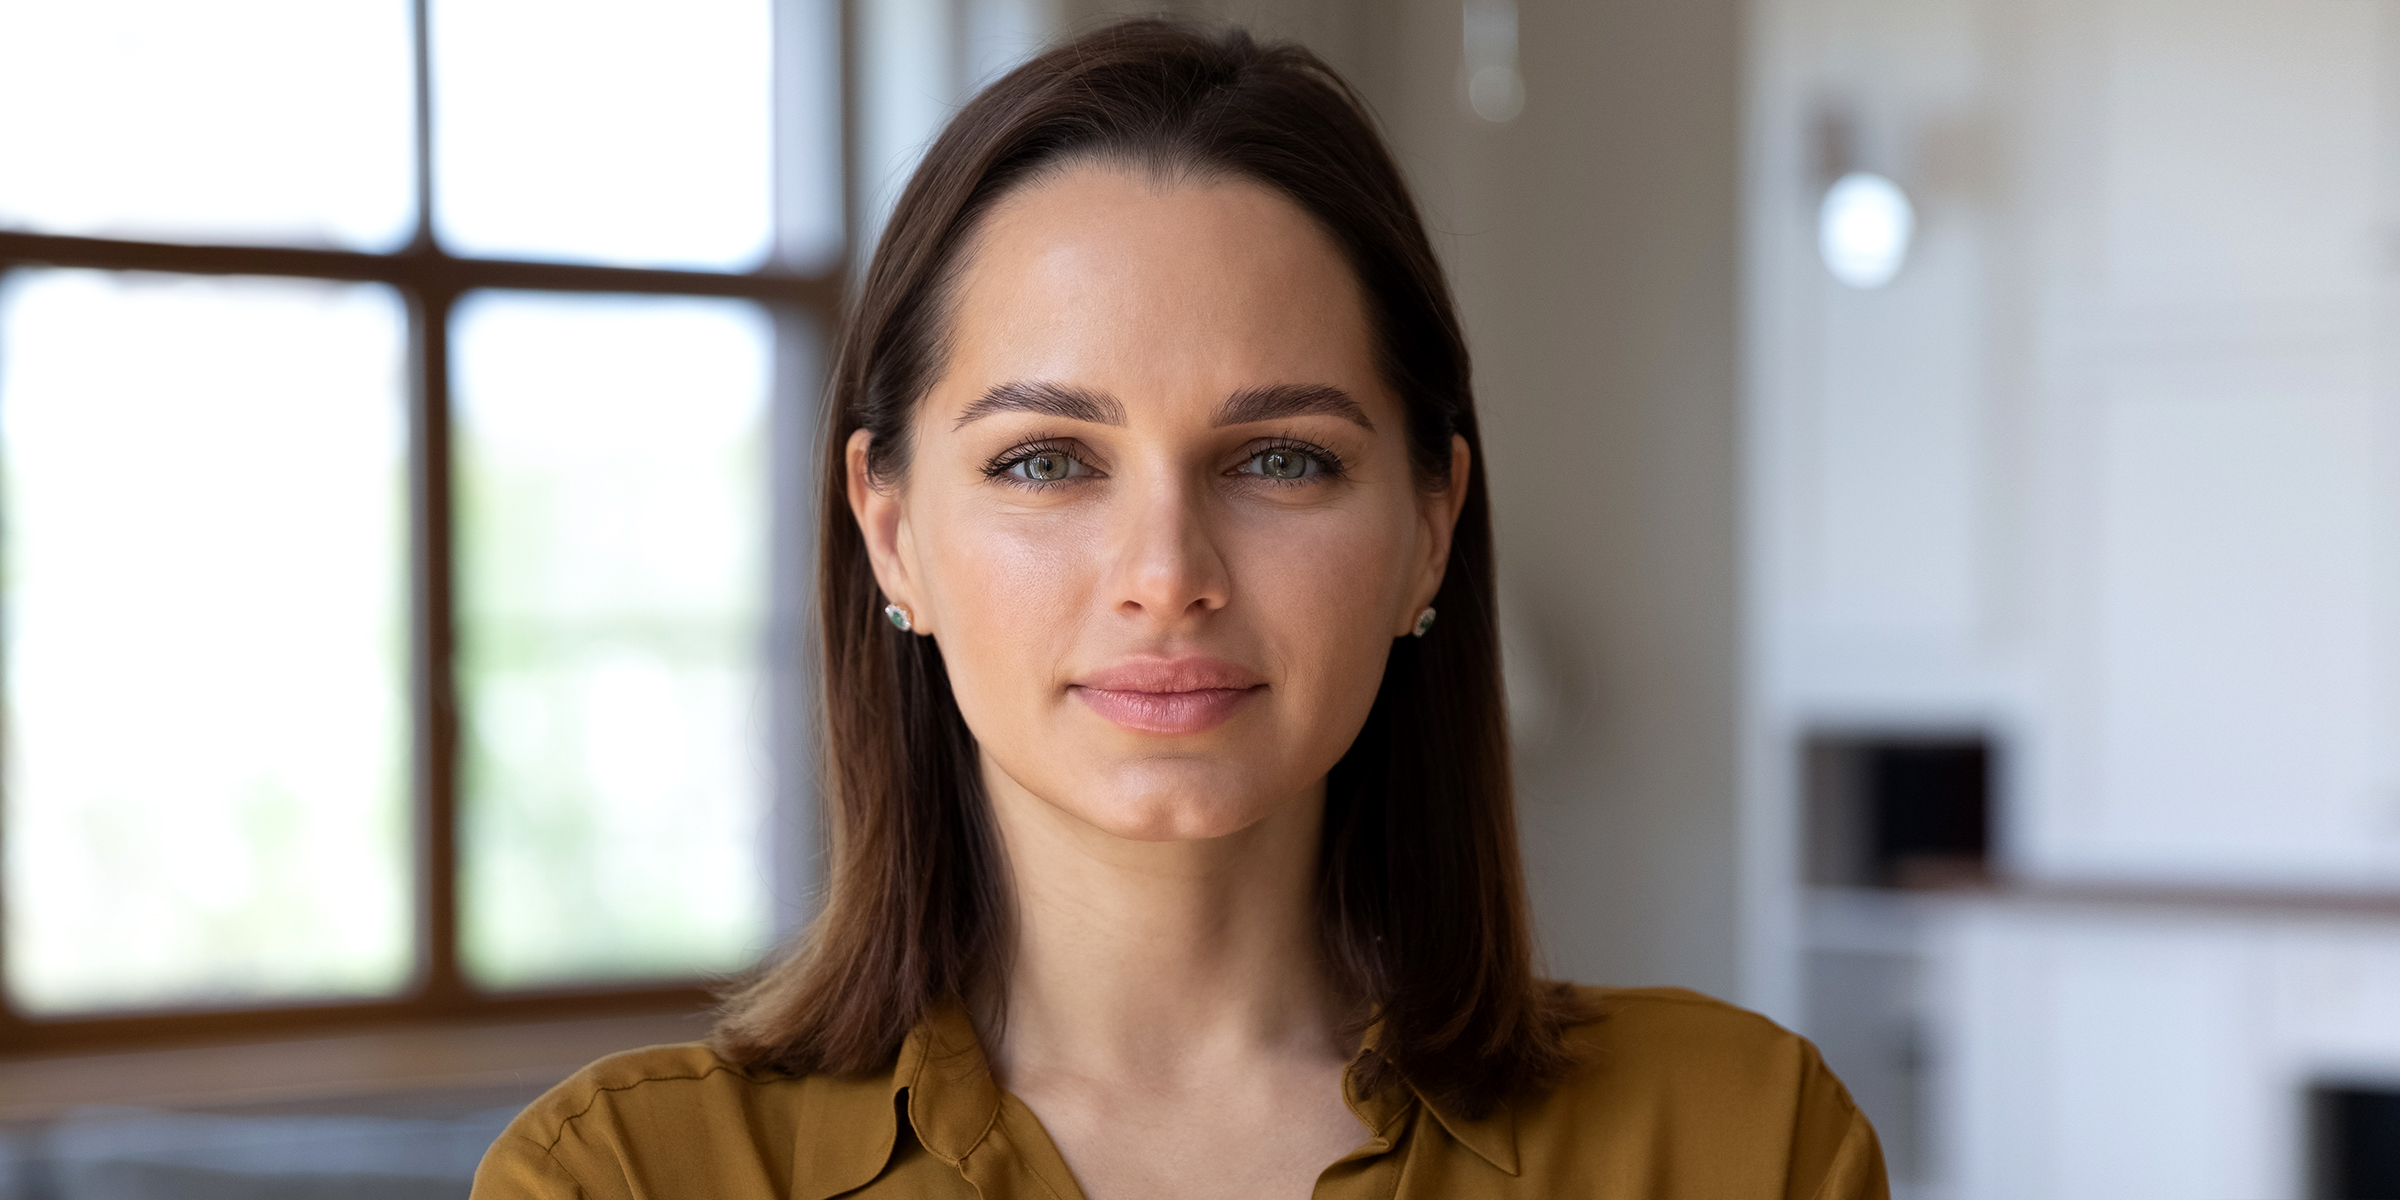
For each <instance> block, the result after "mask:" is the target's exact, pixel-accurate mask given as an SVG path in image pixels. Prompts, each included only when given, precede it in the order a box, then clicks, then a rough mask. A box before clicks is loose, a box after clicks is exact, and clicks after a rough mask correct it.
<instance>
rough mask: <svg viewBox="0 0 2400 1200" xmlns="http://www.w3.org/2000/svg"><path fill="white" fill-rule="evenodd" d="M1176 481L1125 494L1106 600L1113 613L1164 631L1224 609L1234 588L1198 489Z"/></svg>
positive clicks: (1162, 480) (1168, 477)
mask: <svg viewBox="0 0 2400 1200" xmlns="http://www.w3.org/2000/svg"><path fill="white" fill-rule="evenodd" d="M1179 476H1180V473H1179V472H1168V473H1160V474H1156V475H1152V476H1151V478H1150V479H1149V480H1148V481H1145V483H1144V484H1143V485H1142V486H1139V487H1136V488H1129V489H1127V490H1126V492H1125V493H1123V496H1124V499H1123V501H1122V508H1121V510H1120V511H1119V512H1118V513H1117V514H1115V516H1116V519H1115V521H1114V525H1115V529H1114V530H1113V531H1112V534H1113V536H1112V538H1111V542H1112V548H1113V554H1112V558H1113V562H1112V565H1111V569H1110V574H1109V579H1108V592H1107V595H1108V596H1109V598H1110V600H1111V602H1112V603H1113V605H1114V607H1115V609H1116V611H1117V612H1118V613H1119V614H1120V615H1123V616H1127V617H1132V618H1136V619H1139V620H1142V621H1144V622H1146V623H1148V624H1150V625H1153V626H1156V627H1162V628H1163V627H1171V626H1175V625H1179V624H1183V623H1185V622H1189V621H1193V620H1196V619H1198V618H1200V617H1203V616H1206V615H1207V614H1209V613H1211V612H1215V611H1216V610H1218V609H1220V608H1223V607H1225V603H1226V601H1227V600H1228V599H1229V598H1230V591H1231V583H1232V580H1231V575H1230V572H1228V571H1227V569H1226V565H1225V557H1224V554H1223V553H1222V552H1221V549H1220V547H1219V546H1218V544H1217V540H1216V533H1215V531H1214V530H1213V529H1212V528H1211V527H1210V520H1209V517H1210V514H1209V511H1208V507H1209V506H1208V503H1207V497H1206V495H1205V492H1204V490H1203V486H1202V485H1200V484H1199V483H1197V482H1196V481H1193V480H1189V479H1185V478H1180V477H1179Z"/></svg>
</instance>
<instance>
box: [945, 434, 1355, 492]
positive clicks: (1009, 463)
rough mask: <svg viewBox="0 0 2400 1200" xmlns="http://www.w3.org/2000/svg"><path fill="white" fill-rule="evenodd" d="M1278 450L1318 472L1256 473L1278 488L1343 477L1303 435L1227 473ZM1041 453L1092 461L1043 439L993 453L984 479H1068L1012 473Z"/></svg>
mask: <svg viewBox="0 0 2400 1200" xmlns="http://www.w3.org/2000/svg"><path fill="white" fill-rule="evenodd" d="M1278 450H1286V451H1290V452H1292V453H1295V454H1300V455H1304V456H1306V457H1308V458H1310V459H1313V460H1315V461H1316V464H1317V467H1318V473H1317V474H1316V475H1315V476H1312V477H1309V478H1303V479H1274V478H1271V477H1268V476H1266V475H1263V474H1261V475H1258V478H1259V479H1260V480H1262V481H1264V482H1266V483H1270V484H1273V485H1275V486H1277V487H1300V486H1304V485H1306V484H1308V483H1311V482H1314V481H1315V480H1319V479H1339V478H1341V477H1342V473H1343V467H1342V456H1341V455H1339V454H1336V453H1334V452H1333V451H1331V450H1329V449H1327V448H1325V447H1323V446H1320V445H1318V444H1316V443H1315V442H1311V441H1308V440H1306V439H1304V438H1296V437H1290V436H1284V437H1276V438H1270V439H1268V440H1267V441H1266V442H1265V443H1264V444H1261V445H1259V446H1257V447H1256V448H1255V449H1252V450H1251V451H1250V452H1249V453H1248V454H1245V455H1243V456H1242V460H1241V462H1240V464H1239V465H1237V466H1236V467H1235V469H1234V471H1232V472H1228V473H1229V474H1241V473H1245V472H1242V471H1241V467H1246V466H1249V465H1250V464H1251V463H1254V462H1256V461H1258V460H1259V459H1260V458H1261V457H1263V456H1265V455H1269V454H1273V453H1274V452H1276V451H1278ZM1043 454H1063V455H1066V456H1067V457H1069V458H1073V459H1075V461H1076V462H1078V463H1083V466H1084V467H1085V469H1086V470H1089V469H1090V467H1091V464H1089V463H1084V462H1083V460H1082V459H1081V458H1078V457H1076V454H1075V448H1074V447H1073V446H1072V445H1070V444H1069V443H1067V442H1065V441H1062V440H1059V439H1056V438H1043V439H1039V440H1036V441H1031V442H1020V443H1018V444H1017V445H1014V446H1011V447H1009V448H1008V449H1006V450H1003V451H1001V452H1000V453H998V454H996V455H994V456H992V458H991V459H990V460H989V461H987V462H985V463H984V464H983V476H984V478H986V479H991V480H995V481H998V482H1001V483H1006V484H1008V485H1010V486H1012V487H1022V488H1035V489H1041V488H1049V487H1055V486H1057V485H1058V484H1061V483H1065V482H1068V481H1067V480H1064V479H1060V480H1051V481H1048V482H1043V481H1038V480H1031V479H1019V478H1017V477H1016V476H1015V475H1014V474H1012V472H1014V471H1015V470H1016V469H1017V467H1019V466H1021V465H1023V464H1024V463H1025V462H1026V461H1027V460H1029V459H1032V458H1034V457H1036V456H1038V455H1043Z"/></svg>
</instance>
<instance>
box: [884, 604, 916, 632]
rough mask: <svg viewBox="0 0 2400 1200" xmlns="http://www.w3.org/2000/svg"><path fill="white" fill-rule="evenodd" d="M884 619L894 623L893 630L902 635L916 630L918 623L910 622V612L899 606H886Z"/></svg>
mask: <svg viewBox="0 0 2400 1200" xmlns="http://www.w3.org/2000/svg"><path fill="white" fill-rule="evenodd" d="M883 619H884V620H886V621H890V622H891V623H892V628H894V629H897V630H899V631H900V632H902V633H907V632H908V631H909V630H911V629H914V628H916V622H914V621H912V620H910V619H909V617H908V610H907V609H905V608H902V607H900V606H899V605H897V604H886V605H884V606H883Z"/></svg>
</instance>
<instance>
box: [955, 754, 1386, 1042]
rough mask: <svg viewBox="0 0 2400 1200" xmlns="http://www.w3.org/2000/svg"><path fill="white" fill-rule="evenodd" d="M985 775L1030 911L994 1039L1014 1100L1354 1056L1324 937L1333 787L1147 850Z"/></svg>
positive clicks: (1021, 915) (1024, 911) (1021, 911)
mask: <svg viewBox="0 0 2400 1200" xmlns="http://www.w3.org/2000/svg"><path fill="white" fill-rule="evenodd" d="M985 776H986V778H987V779H988V780H990V784H989V786H987V789H986V790H987V794H989V795H990V796H991V798H992V807H993V816H994V818H995V822H996V824H997V826H998V829H999V833H1000V838H1001V844H1002V846H1003V847H1004V850H1005V853H1006V855H1007V858H1008V863H1009V875H1010V877H1011V881H1012V887H1013V889H1014V898H1015V910H1016V911H1015V917H1016V929H1015V940H1014V943H1013V946H1012V951H1013V952H1012V954H1011V956H1010V962H1009V970H1008V975H1007V978H1006V979H1005V980H1004V981H1003V984H1002V990H1003V993H1004V994H1003V1000H1004V1002H1005V1005H1006V1017H1005V1020H1004V1021H1002V1022H1001V1023H1000V1027H999V1029H998V1030H997V1031H996V1032H997V1033H998V1037H997V1038H996V1039H987V1040H989V1041H990V1042H991V1044H990V1045H989V1046H988V1047H987V1048H988V1049H989V1050H990V1052H991V1055H992V1060H993V1066H994V1068H995V1070H996V1071H997V1072H998V1073H999V1075H1000V1078H1001V1081H1002V1083H1003V1084H1004V1085H1008V1084H1009V1083H1010V1081H1011V1080H1012V1079H1022V1080H1028V1081H1030V1076H1032V1075H1036V1074H1039V1075H1045V1076H1046V1075H1052V1074H1054V1073H1060V1072H1064V1073H1068V1074H1071V1075H1074V1076H1079V1077H1082V1078H1086V1079H1107V1078H1128V1077H1132V1078H1143V1079H1151V1080H1161V1081H1164V1080H1171V1079H1174V1078H1177V1077H1180V1076H1189V1075H1192V1074H1206V1073H1210V1072H1212V1071H1213V1070H1215V1069H1218V1068H1222V1067H1225V1066H1228V1065H1230V1064H1232V1063H1235V1062H1239V1061H1242V1060H1245V1059H1252V1058H1256V1057H1259V1056H1283V1057H1288V1056H1290V1055H1292V1054H1294V1053H1299V1054H1302V1055H1304V1056H1306V1057H1308V1058H1311V1059H1318V1060H1323V1059H1326V1058H1329V1057H1330V1058H1332V1059H1334V1060H1336V1061H1338V1060H1339V1059H1341V1058H1343V1057H1346V1051H1345V1049H1344V1048H1343V1047H1342V1045H1341V1044H1340V1037H1341V1033H1340V1029H1341V1015H1342V1012H1341V1006H1340V1003H1339V1001H1338V1000H1337V998H1336V997H1335V995H1334V991H1333V988H1332V986H1331V985H1330V982H1329V980H1328V977H1327V972H1326V969H1325V962H1324V951H1323V949H1322V946H1321V942H1320V940H1319V938H1318V934H1317V926H1316V913H1315V889H1316V874H1317V845H1318V839H1319V836H1320V831H1321V828H1322V825H1323V818H1324V792H1323V785H1322V784H1319V785H1318V786H1317V787H1316V788H1314V789H1312V793H1311V794H1310V795H1308V796H1304V797H1295V798H1294V800H1293V801H1292V802H1291V803H1287V804H1283V805H1280V806H1278V809H1277V811H1276V812H1275V813H1274V814H1273V815H1271V816H1269V817H1267V818H1266V819H1264V820H1262V821H1259V822H1257V823H1255V824H1253V825H1251V826H1249V827H1247V828H1245V829H1242V830H1240V831H1238V832H1235V833H1232V834H1228V835H1225V836H1223V837H1217V838H1208V839H1198V840H1177V841H1136V840H1131V839H1127V838H1121V837H1116V836H1113V835H1111V834H1108V833H1105V832H1102V831H1101V830H1099V829H1097V828H1095V827H1093V826H1092V825H1090V824H1089V823H1087V822H1085V821H1083V820H1081V819H1079V818H1077V817H1075V816H1073V815H1071V814H1069V813H1066V812H1064V811H1062V810H1060V809H1059V808H1057V807H1054V806H1052V805H1051V804H1049V803H1048V802H1046V801H1044V800H1042V799H1040V798H1039V797H1036V796H1034V795H1032V794H1031V793H1029V792H1027V791H1026V790H1025V789H1024V788H1022V787H1020V786H1018V785H1017V784H1016V783H1015V782H1014V781H1013V780H1009V779H1008V778H1007V777H1006V776H1005V774H1003V773H1002V772H999V771H997V770H995V769H989V768H988V767H987V770H986V771H985ZM986 1028H987V1032H990V1031H991V1029H990V1023H988V1022H987V1023H986Z"/></svg>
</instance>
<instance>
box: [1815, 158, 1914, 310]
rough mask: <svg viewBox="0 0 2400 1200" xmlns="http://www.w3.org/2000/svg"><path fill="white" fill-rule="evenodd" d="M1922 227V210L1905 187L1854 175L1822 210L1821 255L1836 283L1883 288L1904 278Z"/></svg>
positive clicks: (1828, 196) (1839, 183) (1830, 193)
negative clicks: (1913, 242) (1913, 203)
mask: <svg viewBox="0 0 2400 1200" xmlns="http://www.w3.org/2000/svg"><path fill="white" fill-rule="evenodd" d="M1916 226H1917V214H1916V210H1915V209H1913V208H1912V207H1910V205H1909V203H1908V193H1906V192H1903V191H1901V190H1900V185H1899V184H1896V183H1893V182H1892V181H1891V180H1889V179H1886V178H1884V177H1883V176H1881V175H1875V174H1870V173H1868V172H1865V171H1853V172H1851V173H1850V174H1848V175H1844V176H1842V177H1841V178H1840V179H1838V180H1835V181H1834V185H1833V186H1832V187H1830V188H1828V189H1826V191H1825V202H1824V204H1823V205H1822V206H1820V207H1819V208H1818V210H1817V253H1818V254H1819V255H1821V256H1823V257H1824V259H1825V269H1826V270H1828V271H1831V272H1833V277H1834V278H1835V279H1839V280H1841V281H1842V282H1843V283H1846V284H1849V285H1850V286H1851V287H1854V288H1879V287H1882V286H1883V285H1885V284H1887V283H1890V282H1891V281H1892V277H1893V276H1894V275H1897V274H1899V273H1900V266H1901V264H1902V263H1903V262H1905V261H1907V259H1908V242H1909V239H1910V238H1911V237H1913V236H1915V234H1916Z"/></svg>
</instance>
